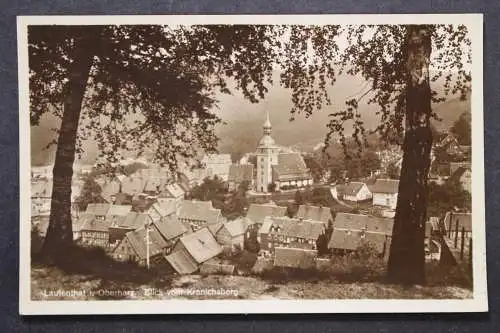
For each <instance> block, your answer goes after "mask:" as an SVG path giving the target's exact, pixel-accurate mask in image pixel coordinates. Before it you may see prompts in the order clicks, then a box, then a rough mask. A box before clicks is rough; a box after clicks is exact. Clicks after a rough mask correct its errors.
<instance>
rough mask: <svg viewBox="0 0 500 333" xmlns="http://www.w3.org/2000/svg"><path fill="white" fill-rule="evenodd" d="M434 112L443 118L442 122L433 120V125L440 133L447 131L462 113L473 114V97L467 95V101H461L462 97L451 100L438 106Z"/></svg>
mask: <svg viewBox="0 0 500 333" xmlns="http://www.w3.org/2000/svg"><path fill="white" fill-rule="evenodd" d="M434 111H435V112H436V114H437V115H438V116H439V118H441V121H437V120H433V122H432V123H433V125H434V126H435V127H436V129H437V130H438V131H440V132H444V131H447V130H449V129H450V128H451V126H453V123H454V122H455V121H457V119H458V118H459V117H460V115H461V114H462V113H464V112H467V113H469V114H470V113H471V96H470V94H467V96H466V99H465V100H461V99H460V97H454V98H452V99H449V100H447V101H445V102H443V103H441V104H439V105H437V106H436V107H435V108H434Z"/></svg>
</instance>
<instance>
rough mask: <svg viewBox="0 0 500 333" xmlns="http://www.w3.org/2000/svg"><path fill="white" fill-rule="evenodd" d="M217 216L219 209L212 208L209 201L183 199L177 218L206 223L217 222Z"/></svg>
mask: <svg viewBox="0 0 500 333" xmlns="http://www.w3.org/2000/svg"><path fill="white" fill-rule="evenodd" d="M219 216H220V209H215V208H213V207H212V202H211V201H194V200H184V201H183V202H182V205H181V208H180V210H179V218H181V219H187V220H198V221H206V223H207V224H214V223H217V222H218V220H219Z"/></svg>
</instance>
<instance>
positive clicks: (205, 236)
mask: <svg viewBox="0 0 500 333" xmlns="http://www.w3.org/2000/svg"><path fill="white" fill-rule="evenodd" d="M179 241H180V242H181V243H182V245H184V247H185V248H186V250H187V251H188V252H189V254H190V255H191V256H192V257H193V258H194V260H196V262H197V263H199V264H201V263H203V262H205V261H207V260H208V259H211V258H213V257H215V256H217V255H219V254H220V253H221V252H222V246H221V245H219V244H218V243H217V241H216V240H215V237H214V235H212V233H211V232H210V231H209V230H208V228H202V229H199V230H197V231H195V232H193V233H190V234H187V235H185V236H183V237H181V238H180V240H179Z"/></svg>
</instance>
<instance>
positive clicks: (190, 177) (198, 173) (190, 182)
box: [178, 166, 207, 193]
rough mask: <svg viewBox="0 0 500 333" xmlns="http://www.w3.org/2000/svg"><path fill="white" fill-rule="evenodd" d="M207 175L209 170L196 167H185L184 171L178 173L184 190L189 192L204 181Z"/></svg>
mask: <svg viewBox="0 0 500 333" xmlns="http://www.w3.org/2000/svg"><path fill="white" fill-rule="evenodd" d="M206 177H207V172H206V170H205V169H201V168H195V169H192V170H191V169H190V168H189V167H187V166H186V167H185V168H183V169H182V172H179V173H178V183H179V186H181V187H182V189H183V190H184V192H186V193H189V191H190V190H191V189H192V188H193V187H195V186H196V185H200V184H201V183H203V180H204V179H205V178H206Z"/></svg>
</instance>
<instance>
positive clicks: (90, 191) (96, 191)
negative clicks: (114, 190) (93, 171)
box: [75, 175, 105, 211]
mask: <svg viewBox="0 0 500 333" xmlns="http://www.w3.org/2000/svg"><path fill="white" fill-rule="evenodd" d="M101 193H102V189H101V186H100V185H99V184H97V182H96V181H95V178H94V177H93V175H88V176H87V177H86V178H85V181H84V183H83V187H82V191H81V193H80V195H79V196H78V197H77V198H76V200H75V201H76V203H77V205H78V208H79V209H80V210H81V211H84V210H86V209H87V205H88V204H89V203H103V202H105V200H104V199H103V198H102V197H101Z"/></svg>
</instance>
